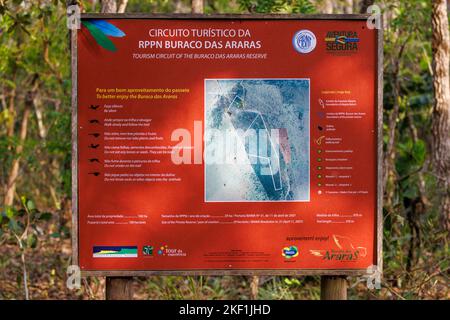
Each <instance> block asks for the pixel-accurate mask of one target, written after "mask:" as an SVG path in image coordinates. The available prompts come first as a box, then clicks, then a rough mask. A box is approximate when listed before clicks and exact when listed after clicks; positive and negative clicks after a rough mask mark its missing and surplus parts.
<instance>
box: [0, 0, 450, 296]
mask: <svg viewBox="0 0 450 320" xmlns="http://www.w3.org/2000/svg"><path fill="white" fill-rule="evenodd" d="M25 2H26V3H27V4H28V5H22V3H25ZM79 2H80V3H81V4H82V5H83V8H84V10H85V11H87V12H98V11H99V9H100V1H96V2H94V1H88V0H83V1H79ZM354 2H355V4H356V3H357V2H358V1H356V0H355V1H354ZM65 3H66V1H64V0H59V1H56V0H54V1H31V0H30V1H22V0H14V1H12V0H9V1H0V96H1V97H2V98H1V99H0V183H1V184H2V185H3V186H6V184H7V178H8V175H9V173H10V170H11V166H12V163H13V161H14V160H15V159H21V167H20V173H19V178H18V179H17V192H16V193H17V194H19V195H22V194H26V195H28V196H29V198H24V197H22V198H20V199H18V198H16V199H15V203H14V204H13V205H12V206H6V207H0V243H2V244H6V245H7V246H8V247H13V248H14V250H15V251H14V252H16V253H18V254H15V255H14V254H11V255H4V254H3V253H0V271H2V270H6V268H8V269H9V268H10V267H11V266H13V265H20V262H19V263H17V261H16V260H18V259H20V254H22V255H24V253H25V252H26V251H27V250H29V251H32V250H40V252H47V251H46V250H50V249H51V247H50V246H49V245H48V243H57V244H58V247H57V249H56V250H55V251H53V252H50V251H48V252H47V256H51V257H53V258H54V260H52V262H48V264H49V265H51V267H50V268H51V269H52V270H55V269H58V268H59V269H58V272H56V276H55V275H54V274H52V275H51V276H49V278H51V279H54V278H55V277H56V278H58V277H59V279H60V282H61V283H64V274H65V270H64V266H65V265H67V263H68V261H69V257H68V255H67V256H65V258H60V256H61V255H60V251H61V246H62V243H63V241H64V240H65V239H66V238H67V237H68V236H69V235H70V224H68V223H64V219H61V217H63V209H62V208H61V207H63V206H64V205H66V206H67V207H70V204H69V203H67V199H70V196H71V114H70V92H71V91H70V90H71V81H70V48H69V38H68V30H67V28H66V19H65V15H66V8H65ZM343 3H344V1H335V2H334V4H335V6H337V7H339V6H341V8H342V5H343ZM93 4H95V6H94V7H93ZM321 4H322V1H312V0H311V1H309V0H297V1H295V0H233V1H228V0H209V1H206V2H205V13H255V14H262V13H304V14H308V13H316V12H320V10H321V7H320V5H321ZM376 4H378V5H380V6H381V7H382V9H383V11H384V12H386V17H385V18H386V20H385V23H386V28H385V30H384V55H385V65H384V79H385V82H384V114H383V116H384V126H383V141H384V144H385V147H386V145H387V144H388V142H390V141H392V140H391V139H393V138H394V137H391V136H390V129H391V126H390V125H391V124H389V119H390V115H391V114H392V110H394V108H395V106H398V117H397V118H396V119H394V120H395V125H396V128H395V143H394V150H395V157H394V170H393V171H394V172H393V176H392V178H391V179H390V180H389V181H388V183H387V185H386V186H385V187H386V188H385V189H386V197H390V198H392V202H391V203H390V204H389V205H388V206H386V207H385V208H384V210H383V216H384V227H385V228H384V244H383V249H384V251H383V252H384V253H383V254H384V261H385V262H384V280H383V289H382V290H380V291H372V292H370V291H368V290H367V288H366V287H364V288H362V289H361V288H360V287H358V286H355V287H352V288H351V289H350V295H351V297H352V298H358V297H359V298H374V297H378V298H389V299H392V298H395V299H397V298H398V299H400V298H405V299H416V298H423V297H443V296H444V297H445V289H446V284H445V277H442V275H443V274H448V270H449V259H448V252H449V248H448V240H447V239H448V238H447V237H448V234H446V233H445V232H443V231H441V228H440V225H439V213H438V211H437V205H438V203H437V200H436V199H437V197H436V194H437V193H438V192H440V190H436V178H435V176H434V175H433V174H432V172H431V169H430V152H431V148H430V146H431V140H430V127H431V121H430V115H431V110H432V102H433V97H432V92H433V88H432V74H431V63H432V51H431V42H430V39H431V32H432V30H431V23H430V15H431V2H430V1H425V0H410V1H393V0H382V1H376ZM190 6H191V2H190V1H189V0H180V1H170V0H151V1H143V0H129V1H128V7H127V11H128V12H147V13H152V12H153V13H156V12H161V13H169V12H174V11H175V10H176V11H177V12H180V13H189V12H190ZM336 13H342V12H340V11H339V12H336ZM397 89H398V92H396V90H397ZM29 94H32V95H33V97H35V98H38V100H39V101H40V106H39V108H38V109H39V110H41V112H42V119H43V124H44V126H45V129H46V130H45V132H46V135H45V136H44V137H42V136H41V135H40V128H39V124H38V121H37V116H36V110H35V109H33V110H32V115H31V116H30V118H29V126H28V130H27V137H26V140H25V141H24V142H23V144H22V142H21V139H20V126H21V122H22V120H23V115H24V102H25V97H26V96H27V95H29ZM19 146H23V150H22V152H21V153H20V154H17V153H16V150H18V147H19ZM31 199H33V200H31ZM2 200H3V199H2V198H1V197H0V203H2V202H3V201H2ZM422 202H423V203H422ZM418 204H420V205H422V204H423V208H422V207H421V206H419V205H418ZM37 208H44V210H43V211H40V210H38V209H37ZM57 214H58V216H59V217H60V220H62V222H58V225H56V223H55V220H57V219H53V217H54V216H56V215H57ZM417 230H418V231H417ZM42 241H45V242H46V246H41V245H40V243H41V242H42ZM415 241H419V244H418V245H417V244H415ZM49 252H50V253H49ZM55 252H56V254H55ZM39 256H41V255H39ZM43 256H44V255H42V257H43ZM42 257H40V259H41V258H42ZM58 259H60V260H58ZM64 259H65V260H64ZM62 260H64V261H62ZM411 263H412V264H413V266H414V267H413V268H411V267H410V266H411ZM39 264H40V263H37V264H36V265H39ZM33 266H34V264H33ZM47 269H48V268H47V266H45V271H42V270H40V271H39V270H38V269H35V272H40V273H41V274H43V273H48V272H47ZM0 274H1V273H0ZM16 274H17V277H16V275H14V282H17V283H16V284H15V285H17V286H20V283H22V281H23V279H22V273H21V271H20V270H19V271H18V272H16ZM45 278H47V274H46V277H45ZM442 278H444V280H442ZM354 280H355V279H350V281H354ZM2 282H4V281H3V279H2V278H0V289H2V287H1V283H2ZM139 282H140V285H141V287H142V288H143V289H142V290H143V291H144V292H143V294H144V296H147V297H151V298H169V299H182V298H191V299H223V298H230V299H236V298H240V299H248V298H249V297H250V292H249V291H250V290H249V278H248V277H229V276H227V277H188V278H186V277H152V278H151V279H140V280H139ZM88 283H89V285H90V286H92V287H96V288H97V289H98V288H101V281H100V280H99V279H97V278H93V279H90V280H89V281H88ZM260 283H261V284H260V290H259V295H258V297H259V298H262V299H303V298H310V299H318V298H319V289H318V287H319V279H318V278H317V277H302V278H295V277H262V278H261V282H260ZM443 283H444V284H443ZM63 288H64V287H63ZM442 288H444V289H442ZM90 290H91V289H89V290H88V291H87V293H88V294H89V297H91V298H92V297H95V292H91V291H90ZM447 290H448V288H447ZM1 291H2V290H0V298H3V297H4V295H3V293H2V292H1ZM61 291H62V292H64V289H62V290H61ZM100 291H101V290H100ZM442 292H444V293H442ZM10 297H12V298H17V294H16V295H14V294H12V295H11V296H10Z"/></svg>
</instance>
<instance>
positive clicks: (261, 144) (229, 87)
mask: <svg viewBox="0 0 450 320" xmlns="http://www.w3.org/2000/svg"><path fill="white" fill-rule="evenodd" d="M309 109H310V108H309V80H308V79H206V80H205V149H206V153H205V162H206V165H205V198H206V201H211V202H213V201H236V202H239V201H308V200H309V141H310V135H309ZM222 155H223V156H222ZM230 155H232V157H230ZM227 160H231V161H227Z"/></svg>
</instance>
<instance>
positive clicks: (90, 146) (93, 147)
mask: <svg viewBox="0 0 450 320" xmlns="http://www.w3.org/2000/svg"><path fill="white" fill-rule="evenodd" d="M98 147H100V145H99V144H98V143H97V144H93V143H91V144H90V145H89V148H92V149H97V148H98Z"/></svg>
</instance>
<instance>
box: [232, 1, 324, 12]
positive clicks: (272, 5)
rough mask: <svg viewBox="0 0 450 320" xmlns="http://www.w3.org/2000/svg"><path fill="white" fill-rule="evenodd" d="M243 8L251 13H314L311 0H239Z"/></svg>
mask: <svg viewBox="0 0 450 320" xmlns="http://www.w3.org/2000/svg"><path fill="white" fill-rule="evenodd" d="M237 2H238V3H239V6H240V8H241V9H242V10H247V11H248V12H251V13H314V12H315V6H314V5H313V4H312V2H311V1H309V0H290V1H284V0H238V1H237Z"/></svg>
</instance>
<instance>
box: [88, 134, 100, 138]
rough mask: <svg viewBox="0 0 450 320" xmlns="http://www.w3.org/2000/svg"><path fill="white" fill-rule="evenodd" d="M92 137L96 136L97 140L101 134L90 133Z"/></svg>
mask: <svg viewBox="0 0 450 320" xmlns="http://www.w3.org/2000/svg"><path fill="white" fill-rule="evenodd" d="M89 135H90V136H94V137H95V138H98V137H100V133H89Z"/></svg>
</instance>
